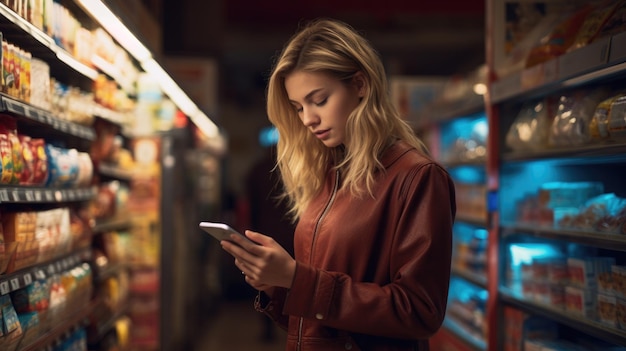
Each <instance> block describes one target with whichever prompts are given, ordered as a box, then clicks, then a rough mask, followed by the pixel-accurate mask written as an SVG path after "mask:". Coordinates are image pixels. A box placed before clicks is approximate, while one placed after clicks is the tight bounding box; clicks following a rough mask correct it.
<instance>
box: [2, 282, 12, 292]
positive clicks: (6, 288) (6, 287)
mask: <svg viewBox="0 0 626 351" xmlns="http://www.w3.org/2000/svg"><path fill="white" fill-rule="evenodd" d="M10 292H11V289H9V282H8V281H6V280H5V281H3V282H0V295H6V294H8V293H10Z"/></svg>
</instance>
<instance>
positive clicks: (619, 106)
mask: <svg viewBox="0 0 626 351" xmlns="http://www.w3.org/2000/svg"><path fill="white" fill-rule="evenodd" d="M607 132H608V135H609V136H610V138H611V139H614V140H624V139H626V96H619V97H618V98H616V99H615V100H613V102H612V103H611V108H610V110H609V111H608V118H607Z"/></svg>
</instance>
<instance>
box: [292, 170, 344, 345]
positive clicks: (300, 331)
mask: <svg viewBox="0 0 626 351" xmlns="http://www.w3.org/2000/svg"><path fill="white" fill-rule="evenodd" d="M338 188H339V170H337V171H336V172H335V185H334V186H333V192H332V193H331V195H330V199H329V200H328V203H326V207H324V211H322V214H321V215H320V218H319V219H318V220H317V223H316V224H315V231H314V232H313V240H312V241H311V256H310V257H309V264H311V263H312V262H313V250H314V249H315V239H316V238H317V229H318V228H319V226H320V223H322V220H323V219H324V217H326V214H327V213H328V210H329V209H330V206H331V205H332V204H333V202H334V201H335V195H337V189H338ZM303 324H304V318H302V317H300V322H299V323H298V347H297V348H296V350H297V351H300V350H301V347H302V326H303Z"/></svg>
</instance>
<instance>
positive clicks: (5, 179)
mask: <svg viewBox="0 0 626 351" xmlns="http://www.w3.org/2000/svg"><path fill="white" fill-rule="evenodd" d="M0 165H1V166H2V174H1V175H0V183H2V184H10V183H11V180H12V179H13V149H12V145H11V139H10V138H9V131H8V130H7V128H6V126H5V125H3V124H0Z"/></svg>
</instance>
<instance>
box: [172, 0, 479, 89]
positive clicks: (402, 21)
mask: <svg viewBox="0 0 626 351" xmlns="http://www.w3.org/2000/svg"><path fill="white" fill-rule="evenodd" d="M161 6H162V10H161V12H160V14H161V17H162V21H163V36H164V43H163V48H164V53H165V54H169V55H191V56H211V57H218V58H219V59H220V62H221V65H222V70H223V71H222V72H221V73H222V74H232V75H236V76H239V75H244V76H246V77H248V78H249V79H250V78H251V79H256V78H254V77H258V76H259V75H261V79H262V77H263V76H265V75H266V74H267V72H268V71H269V69H270V67H271V63H272V58H273V56H274V55H275V54H276V53H277V51H278V50H280V48H281V47H282V45H283V43H284V42H285V41H286V40H287V39H288V38H289V37H290V36H291V35H292V34H293V33H294V31H295V30H296V29H297V27H298V24H299V23H301V22H303V21H306V20H308V19H312V18H316V17H334V18H338V19H342V20H345V21H347V22H349V23H350V24H351V25H353V26H354V27H355V28H356V29H358V30H360V31H361V32H362V33H363V34H364V35H365V36H366V37H368V39H370V40H371V41H372V43H373V44H374V46H375V47H376V48H377V49H378V50H379V51H380V53H381V56H382V57H383V60H384V62H385V64H386V66H387V70H388V72H389V73H390V74H406V75H428V76H433V75H435V76H438V75H444V76H448V75H452V74H462V73H467V72H468V71H470V70H472V69H474V68H476V67H477V66H478V65H480V64H481V63H483V62H484V51H485V49H484V36H485V28H484V22H485V21H484V13H485V2H484V0H438V1H433V0H414V1H405V0H358V1H357V0H316V1H309V2H300V1H291V0H274V1H270V0H266V1H252V0H217V1H214V0H212V1H205V0H182V1H181V0H162V3H161Z"/></svg>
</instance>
